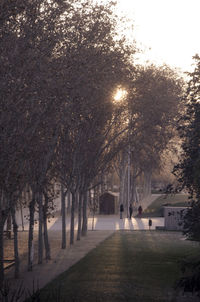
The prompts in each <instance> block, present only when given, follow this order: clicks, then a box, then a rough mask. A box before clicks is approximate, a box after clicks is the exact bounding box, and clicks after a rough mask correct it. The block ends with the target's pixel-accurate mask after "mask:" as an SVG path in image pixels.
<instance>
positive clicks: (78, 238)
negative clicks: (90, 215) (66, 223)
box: [77, 192, 83, 240]
mask: <svg viewBox="0 0 200 302" xmlns="http://www.w3.org/2000/svg"><path fill="white" fill-rule="evenodd" d="M82 202H83V193H82V192H79V194H78V232H77V240H81V220H82Z"/></svg>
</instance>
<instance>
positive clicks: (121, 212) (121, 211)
mask: <svg viewBox="0 0 200 302" xmlns="http://www.w3.org/2000/svg"><path fill="white" fill-rule="evenodd" d="M119 210H120V219H122V216H123V215H122V214H123V212H124V205H123V204H122V203H121V204H120V208H119Z"/></svg>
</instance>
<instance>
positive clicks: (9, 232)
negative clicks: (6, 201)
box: [6, 212, 12, 239]
mask: <svg viewBox="0 0 200 302" xmlns="http://www.w3.org/2000/svg"><path fill="white" fill-rule="evenodd" d="M11 229H12V222H11V213H10V212H9V213H8V217H7V226H6V231H7V237H8V239H11Z"/></svg>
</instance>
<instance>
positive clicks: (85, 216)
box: [82, 191, 88, 236]
mask: <svg viewBox="0 0 200 302" xmlns="http://www.w3.org/2000/svg"><path fill="white" fill-rule="evenodd" d="M87 203H88V192H87V191H85V192H84V194H83V224H82V236H86V235H87Z"/></svg>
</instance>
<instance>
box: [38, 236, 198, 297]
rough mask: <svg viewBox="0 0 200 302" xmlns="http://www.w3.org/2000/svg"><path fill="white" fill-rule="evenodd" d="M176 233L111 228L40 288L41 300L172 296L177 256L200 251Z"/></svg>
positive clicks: (177, 268)
mask: <svg viewBox="0 0 200 302" xmlns="http://www.w3.org/2000/svg"><path fill="white" fill-rule="evenodd" d="M181 237H182V235H181V233H178V232H157V231H118V232H115V233H114V234H113V235H112V236H111V237H110V238H108V239H107V240H105V241H104V242H103V243H101V244H100V245H99V246H98V247H97V248H95V249H94V250H93V251H91V252H90V253H89V254H88V255H87V256H86V257H84V258H83V259H82V260H81V261H79V262H78V263H77V264H76V265H74V266H72V267H71V268H70V269H69V270H67V271H66V272H64V273H63V274H61V275H60V276H59V277H58V278H56V279H55V280H53V281H52V282H51V283H49V284H48V285H47V286H46V287H45V288H43V290H42V291H41V300H40V301H49V302H51V301H65V302H68V301H70V302H71V301H74V302H75V301H76V302H95V301H96V302H97V301H98V302H100V301H104V302H123V301H131V302H132V301H134V302H141V301H142V302H147V301H148V302H153V301H160V302H168V301H175V300H174V297H175V295H176V293H175V291H174V289H173V286H174V284H175V281H176V280H177V279H178V278H179V277H180V263H181V261H182V260H183V259H185V258H186V256H190V257H196V256H197V255H199V252H200V247H199V245H198V244H197V243H193V242H189V241H185V240H182V238H181ZM52 293H53V294H52ZM55 293H57V294H56V295H57V296H59V300H58V299H57V298H56V296H55Z"/></svg>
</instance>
